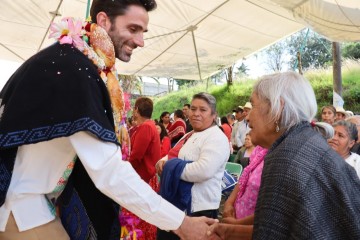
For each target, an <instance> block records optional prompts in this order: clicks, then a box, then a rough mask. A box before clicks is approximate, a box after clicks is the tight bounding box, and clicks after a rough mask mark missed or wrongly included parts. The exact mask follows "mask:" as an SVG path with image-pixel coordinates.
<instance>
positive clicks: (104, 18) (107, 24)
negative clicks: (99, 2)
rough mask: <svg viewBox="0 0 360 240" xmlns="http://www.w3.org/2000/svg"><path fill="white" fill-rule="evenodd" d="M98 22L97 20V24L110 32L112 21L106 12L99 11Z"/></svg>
mask: <svg viewBox="0 0 360 240" xmlns="http://www.w3.org/2000/svg"><path fill="white" fill-rule="evenodd" d="M96 22H97V25H99V26H100V27H102V28H104V29H105V31H106V32H109V30H110V28H111V21H110V19H109V17H108V15H107V14H106V13H105V12H99V13H98V14H97V15H96Z"/></svg>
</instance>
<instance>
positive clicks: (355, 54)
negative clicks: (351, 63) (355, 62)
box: [341, 42, 360, 59]
mask: <svg viewBox="0 0 360 240" xmlns="http://www.w3.org/2000/svg"><path fill="white" fill-rule="evenodd" d="M341 52H342V55H343V57H344V58H352V59H360V42H349V43H345V44H344V45H343V46H342V51H341Z"/></svg>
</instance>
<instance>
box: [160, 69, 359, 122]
mask: <svg viewBox="0 0 360 240" xmlns="http://www.w3.org/2000/svg"><path fill="white" fill-rule="evenodd" d="M359 76H360V62H355V64H352V65H351V64H350V65H348V66H346V67H343V74H342V77H343V99H344V101H345V105H344V108H345V109H347V110H348V109H349V110H351V111H354V112H357V113H360V81H359ZM305 77H306V78H307V79H309V81H310V83H311V85H312V86H313V88H314V92H315V95H316V99H317V103H318V109H321V107H322V106H325V105H329V104H332V97H333V90H332V89H333V82H332V81H333V80H332V70H331V69H320V70H311V71H307V72H306V73H305ZM197 83H198V84H197V85H195V86H192V87H191V88H185V89H182V90H180V91H178V92H172V93H170V94H168V95H166V96H163V97H158V98H155V99H154V113H153V118H154V119H155V118H159V116H160V114H161V112H163V111H169V112H173V111H174V110H175V109H182V106H183V105H184V104H185V103H190V102H191V97H192V96H193V95H194V94H195V93H199V92H204V91H205V90H206V83H205V82H200V83H199V82H197ZM253 83H254V80H253V79H248V80H247V81H245V82H244V81H242V82H239V81H235V82H234V83H233V85H231V86H228V85H223V86H215V85H211V86H210V87H209V89H208V92H209V93H210V94H212V95H214V96H215V98H216V100H217V111H218V115H219V116H224V115H225V114H227V113H229V112H231V111H232V109H234V108H235V107H236V106H239V105H243V104H245V102H247V101H249V98H250V95H251V92H252V86H253Z"/></svg>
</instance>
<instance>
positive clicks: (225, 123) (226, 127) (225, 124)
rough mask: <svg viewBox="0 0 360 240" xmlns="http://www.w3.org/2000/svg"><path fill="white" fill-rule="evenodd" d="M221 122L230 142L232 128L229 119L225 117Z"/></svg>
mask: <svg viewBox="0 0 360 240" xmlns="http://www.w3.org/2000/svg"><path fill="white" fill-rule="evenodd" d="M220 121H221V127H222V129H223V131H224V134H225V135H226V137H227V138H228V139H229V142H230V138H231V130H232V127H231V125H230V124H229V122H228V119H227V118H226V117H225V116H224V117H221V119H220Z"/></svg>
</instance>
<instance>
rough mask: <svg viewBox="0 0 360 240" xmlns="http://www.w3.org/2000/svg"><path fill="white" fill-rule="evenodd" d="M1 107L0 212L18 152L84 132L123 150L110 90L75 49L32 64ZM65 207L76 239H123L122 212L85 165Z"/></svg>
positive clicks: (56, 50) (60, 48)
mask: <svg viewBox="0 0 360 240" xmlns="http://www.w3.org/2000/svg"><path fill="white" fill-rule="evenodd" d="M0 101H1V103H0V104H1V105H0V109H2V110H3V111H0V206H1V205H2V204H3V203H4V201H5V198H6V192H7V190H8V187H9V183H10V180H11V174H12V170H13V167H14V161H15V157H16V151H17V148H18V147H19V146H21V145H24V144H32V143H37V142H41V141H47V140H50V139H54V138H58V137H66V136H70V135H72V134H74V133H76V132H79V131H88V132H91V133H92V134H94V135H95V136H97V137H98V138H99V139H100V140H102V141H108V142H113V143H115V144H118V142H117V140H116V136H115V133H114V124H113V117H112V110H111V104H110V99H109V96H108V92H107V89H106V86H105V84H104V82H103V80H102V79H101V78H100V76H99V74H98V71H97V67H96V66H95V65H94V64H93V63H92V62H91V61H90V60H89V59H88V58H87V57H86V56H85V55H84V54H83V53H81V52H80V51H79V50H77V49H76V48H75V47H73V46H72V45H60V44H58V43H56V44H54V45H52V46H50V47H48V48H46V49H44V50H42V51H41V52H39V53H37V54H36V55H34V56H33V57H31V58H30V59H29V60H27V61H26V62H25V63H24V64H23V65H22V66H21V67H20V68H19V69H18V70H17V71H16V72H15V73H14V74H13V76H12V77H11V78H10V79H9V81H8V82H7V84H6V85H5V87H4V88H3V90H2V91H1V93H0ZM1 112H2V113H1ZM94 147H96V146H94ZM44 151H46V150H44ZM60 202H61V210H62V212H63V214H62V220H63V224H64V227H65V228H66V230H67V231H68V233H69V235H70V237H71V239H91V238H97V239H113V238H112V237H111V236H112V235H114V237H115V236H116V239H118V236H119V234H120V233H119V222H118V218H117V207H118V206H117V205H116V204H115V203H114V202H113V201H112V200H110V199H109V198H107V197H106V196H105V195H103V194H102V193H100V192H99V191H98V190H97V189H96V188H95V185H94V184H93V183H92V182H91V180H90V178H89V176H88V175H87V173H86V171H85V170H84V168H83V166H82V164H81V161H77V162H76V164H75V167H74V170H73V173H72V175H71V177H70V179H69V183H68V184H67V186H66V189H65V191H64V193H63V196H62V197H61V201H60ZM94 206H95V207H96V206H97V208H96V209H94ZM29 207H31V206H29ZM99 208H100V209H99ZM75 209H76V211H74V210H75ZM79 209H80V210H79ZM77 218H78V220H77V221H76V220H75V219H77ZM79 219H80V221H79ZM84 223H85V224H88V225H87V226H86V225H84ZM90 225H91V226H92V230H91V231H92V232H91V233H90V232H89V226H90ZM114 239H115V238H114Z"/></svg>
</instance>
